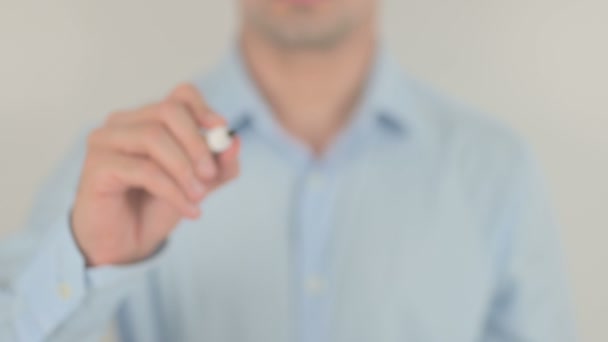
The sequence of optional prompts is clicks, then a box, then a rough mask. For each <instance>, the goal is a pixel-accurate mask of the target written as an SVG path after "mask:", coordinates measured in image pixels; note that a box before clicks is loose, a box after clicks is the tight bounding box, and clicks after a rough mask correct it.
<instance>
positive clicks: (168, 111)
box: [157, 101, 179, 119]
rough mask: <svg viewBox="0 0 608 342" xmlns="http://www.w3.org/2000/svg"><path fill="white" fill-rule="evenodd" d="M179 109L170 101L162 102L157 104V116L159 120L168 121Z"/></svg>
mask: <svg viewBox="0 0 608 342" xmlns="http://www.w3.org/2000/svg"><path fill="white" fill-rule="evenodd" d="M178 110H179V108H178V106H177V104H176V103H174V102H171V101H164V102H161V103H160V104H158V111H157V115H158V117H159V118H161V119H170V118H171V117H173V116H175V114H176V113H177V112H178Z"/></svg>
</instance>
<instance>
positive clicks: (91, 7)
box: [0, 0, 608, 342]
mask: <svg viewBox="0 0 608 342" xmlns="http://www.w3.org/2000/svg"><path fill="white" fill-rule="evenodd" d="M235 3H236V2H235V1H217V0H215V1H205V0H172V1H149V0H121V1H118V0H108V1H79V0H53V1H41V0H39V1H33V0H19V1H17V0H0V116H1V121H0V156H1V168H0V214H1V215H0V236H4V235H5V234H6V233H8V232H10V231H15V230H18V229H20V227H21V225H22V222H23V219H24V217H25V215H26V213H27V210H28V207H29V205H30V202H31V199H32V197H33V196H34V193H35V189H36V188H37V186H38V184H39V183H40V182H41V180H42V179H43V178H44V176H45V175H46V174H48V173H49V172H50V170H51V168H52V166H53V165H54V164H55V163H56V162H57V161H58V159H59V158H60V156H61V155H62V154H63V153H64V151H65V149H66V148H67V147H68V146H69V144H70V143H71V142H72V141H73V140H74V138H75V136H76V134H77V133H78V132H79V129H80V128H81V127H83V125H85V124H86V123H89V122H91V121H93V120H95V119H98V118H101V117H102V116H103V115H105V114H106V113H108V112H110V111H113V110H115V109H119V108H123V107H129V106H134V105H138V104H141V103H142V102H144V101H148V100H151V99H154V98H156V97H158V96H160V95H162V94H163V93H164V92H165V91H167V90H168V89H169V88H171V87H172V86H173V85H175V84H177V83H178V82H179V81H181V80H186V79H189V78H191V77H192V76H193V75H196V74H198V73H200V72H201V71H204V70H206V69H207V68H209V67H210V66H212V65H213V63H214V62H215V61H216V60H217V59H218V58H219V57H220V56H221V55H222V54H223V52H224V51H225V50H226V49H227V47H228V46H229V44H230V42H231V39H232V37H233V36H234V32H235V29H236V23H237V15H236V11H235V8H234V5H235ZM384 7H385V8H384V19H385V21H384V31H385V41H386V42H387V43H388V45H389V46H390V47H391V48H392V50H393V52H394V53H395V54H396V55H397V57H399V59H400V60H401V61H402V62H403V65H404V66H405V67H406V68H407V69H408V70H409V71H410V72H411V73H413V74H415V75H417V76H419V77H421V78H423V79H426V80H428V81H429V82H431V83H433V84H434V85H436V86H437V87H439V88H441V89H443V90H445V91H447V92H449V93H451V94H452V95H454V96H456V97H458V98H460V99H463V100H465V101H466V102H469V103H471V104H473V105H474V106H477V107H478V108H481V109H483V110H486V111H487V112H489V113H492V115H495V116H497V117H499V118H501V119H502V120H503V121H505V122H507V123H509V124H510V125H512V126H514V127H515V128H516V129H517V130H519V131H520V132H521V133H522V134H523V135H524V136H525V137H526V138H527V139H528V141H529V142H530V143H531V144H532V145H533V146H534V147H535V149H536V151H537V154H538V156H539V158H540V160H541V162H542V164H543V166H544V168H545V171H546V174H547V177H548V180H549V184H550V186H551V189H552V194H553V198H554V204H555V207H556V209H557V212H558V214H559V218H560V221H561V224H562V227H563V231H562V239H563V244H564V248H565V253H566V255H565V257H566V262H567V267H568V271H569V275H570V278H571V282H572V287H573V297H574V300H575V306H576V316H577V320H578V325H579V330H580V333H581V335H582V340H583V341H597V342H602V341H608V329H606V327H605V325H606V323H608V266H607V265H606V264H607V263H608V248H607V247H606V242H607V241H608V219H607V212H608V181H607V180H606V177H607V175H608V134H606V130H607V129H608V113H607V110H608V105H607V104H606V102H607V100H608V86H607V85H606V82H607V80H608V66H607V63H608V1H605V0H576V1H575V0H569V1H564V0H510V1H498V0H452V1H445V0H443V1H440V0H406V1H403V0H389V1H385V5H384Z"/></svg>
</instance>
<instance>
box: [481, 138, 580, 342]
mask: <svg viewBox="0 0 608 342" xmlns="http://www.w3.org/2000/svg"><path fill="white" fill-rule="evenodd" d="M511 165H512V167H513V168H514V170H511V172H509V174H510V175H511V176H510V179H511V180H510V182H509V183H508V186H507V189H508V190H507V195H506V196H504V197H505V198H504V201H503V205H501V210H500V214H499V215H498V217H497V220H496V222H497V225H498V231H499V239H500V240H501V244H503V245H504V246H506V247H504V248H503V250H502V251H501V253H500V258H499V259H498V263H497V269H499V270H500V272H499V273H500V274H499V279H498V282H497V283H498V286H497V290H496V293H495V297H494V300H493V304H492V308H491V312H490V317H489V320H488V323H487V327H486V331H485V335H484V338H483V339H482V340H483V341H488V342H507V341H554V342H562V341H563V342H570V341H575V340H576V337H575V328H574V322H573V318H572V316H571V299H570V295H569V289H568V285H567V281H566V277H565V272H564V267H563V263H562V255H561V249H560V244H559V239H558V230H557V225H556V222H555V221H554V218H553V215H552V213H551V210H550V208H549V207H550V206H549V204H548V202H549V201H548V199H547V196H546V190H545V187H544V185H543V180H542V177H541V176H540V172H539V168H538V166H537V164H536V162H535V161H534V159H533V158H532V155H531V153H530V152H529V151H527V150H526V151H523V152H522V153H520V155H519V156H518V158H517V160H516V161H515V162H514V163H512V164H511Z"/></svg>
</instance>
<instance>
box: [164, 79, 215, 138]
mask: <svg viewBox="0 0 608 342" xmlns="http://www.w3.org/2000/svg"><path fill="white" fill-rule="evenodd" d="M168 100H170V101H175V102H179V103H182V104H184V105H185V106H186V107H187V108H188V109H189V110H190V111H191V112H192V113H193V115H194V117H195V119H196V121H197V123H198V124H199V125H200V126H201V127H203V128H206V129H210V128H213V127H217V126H226V125H227V123H226V120H224V118H222V117H221V116H219V115H217V114H215V113H214V112H213V110H211V108H209V106H208V105H207V103H206V102H205V101H204V100H203V97H202V96H201V94H200V93H199V92H198V90H197V89H196V87H194V86H193V85H191V84H187V83H186V84H182V85H179V86H177V87H176V88H175V89H174V90H173V91H172V92H171V94H170V95H169V97H168Z"/></svg>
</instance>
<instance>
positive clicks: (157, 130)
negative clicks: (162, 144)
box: [143, 124, 165, 143]
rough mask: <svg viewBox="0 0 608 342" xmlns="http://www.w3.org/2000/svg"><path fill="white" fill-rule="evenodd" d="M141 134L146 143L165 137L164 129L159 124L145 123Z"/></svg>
mask: <svg viewBox="0 0 608 342" xmlns="http://www.w3.org/2000/svg"><path fill="white" fill-rule="evenodd" d="M143 134H144V137H145V139H146V140H147V142H148V143H150V142H153V141H159V140H162V139H164V138H165V130H164V129H163V127H162V126H160V125H154V124H151V125H147V126H146V127H145V128H144V132H143Z"/></svg>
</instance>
